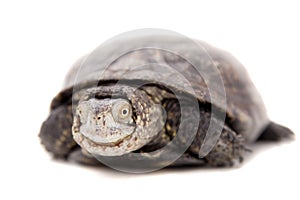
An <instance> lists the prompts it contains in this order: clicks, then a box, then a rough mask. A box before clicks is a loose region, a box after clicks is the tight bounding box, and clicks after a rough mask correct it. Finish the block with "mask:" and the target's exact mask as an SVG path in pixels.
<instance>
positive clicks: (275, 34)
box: [0, 0, 300, 200]
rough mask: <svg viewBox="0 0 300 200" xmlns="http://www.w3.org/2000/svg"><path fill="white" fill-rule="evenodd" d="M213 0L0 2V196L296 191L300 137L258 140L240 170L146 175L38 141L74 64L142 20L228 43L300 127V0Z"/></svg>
mask: <svg viewBox="0 0 300 200" xmlns="http://www.w3.org/2000/svg"><path fill="white" fill-rule="evenodd" d="M207 2H210V3H207ZM207 2H204V1H203V2H202V1H188V0H185V1H182V2H180V3H178V2H176V1H174V0H173V1H162V0H161V1H155V0H151V1H129V0H126V1H103V2H101V1H94V2H92V1H80V2H77V1H48V2H45V1H43V2H42V1H13V0H12V1H1V2H0V71H1V72H0V74H1V78H0V81H1V82H0V83H1V84H0V85H1V98H0V106H1V107H0V110H1V114H0V117H1V124H0V131H1V133H0V134H1V138H0V150H1V151H0V152H1V153H0V155H1V158H0V163H1V165H0V175H1V177H0V184H1V187H0V190H1V192H0V199H21V198H22V199H82V200H84V199H157V198H159V199H163V198H164V199H263V198H264V199H283V198H284V199H299V198H300V193H299V190H300V186H299V180H300V173H299V169H300V162H299V153H300V146H299V145H300V143H299V140H298V141H297V140H296V141H295V142H292V143H284V144H280V145H274V144H268V145H266V146H265V147H262V146H259V147H257V148H256V150H254V152H253V153H252V156H251V158H249V159H248V160H247V162H245V164H244V165H242V166H241V167H240V168H237V169H230V170H228V169H227V170H220V169H214V170H209V169H205V170H204V169H189V170H185V171H182V170H162V171H159V172H155V173H151V174H143V175H130V174H123V173H119V172H115V171H112V170H108V169H105V168H101V169H98V168H97V169H95V168H87V167H82V166H78V165H74V164H66V163H63V162H57V161H53V160H51V158H50V156H49V155H48V154H47V153H46V152H45V151H44V149H43V148H42V147H41V146H40V144H39V139H38V137H37V134H38V132H39V128H40V124H41V123H42V121H43V120H44V119H45V118H46V117H47V114H48V108H49V103H50V100H51V99H52V97H53V96H54V95H55V94H56V93H57V92H58V91H59V90H60V88H61V86H62V83H63V78H64V76H65V73H66V72H67V71H68V69H69V67H70V66H71V65H72V63H73V62H74V61H75V60H76V59H77V58H78V57H80V56H82V55H84V54H86V53H88V52H89V51H92V50H93V49H94V48H95V47H97V46H98V45H100V44H101V43H102V42H103V41H105V40H106V39H109V38H110V37H112V36H115V35H117V34H119V33H122V32H125V31H130V30H133V29H137V28H163V29H169V30H173V31H176V32H179V33H181V34H184V35H186V36H189V37H193V38H197V39H201V40H205V41H207V42H209V43H211V44H213V45H215V46H218V47H220V48H223V49H226V50H228V51H230V52H231V53H233V54H234V55H235V56H236V57H237V58H238V59H239V60H240V61H241V62H242V63H243V64H244V65H245V66H246V67H247V69H248V71H249V73H250V75H251V77H252V79H253V81H254V82H255V84H256V86H257V88H258V90H259V91H260V92H261V94H262V97H263V99H264V101H265V104H266V107H267V109H268V113H269V116H270V118H271V119H273V120H275V121H277V122H280V123H282V124H284V125H286V126H288V127H290V128H291V129H292V130H294V132H295V133H296V134H298V135H299V133H300V125H299V111H300V108H299V102H300V97H299V89H298V88H299V85H300V84H299V83H300V78H299V67H300V54H299V52H300V50H299V46H300V29H299V24H300V23H299V21H300V11H299V10H300V6H299V5H298V4H297V1H293V2H292V1H287V0H285V1H248V2H245V1H207Z"/></svg>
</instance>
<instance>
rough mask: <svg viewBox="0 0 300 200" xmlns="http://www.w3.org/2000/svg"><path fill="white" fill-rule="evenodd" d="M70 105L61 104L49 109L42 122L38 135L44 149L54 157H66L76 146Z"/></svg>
mask: <svg viewBox="0 0 300 200" xmlns="http://www.w3.org/2000/svg"><path fill="white" fill-rule="evenodd" d="M72 123H73V117H72V106H71V105H69V106H67V105H62V106H60V107H57V108H55V109H54V110H52V111H51V113H50V115H49V117H48V119H47V120H46V121H45V122H44V123H43V124H42V127H41V130H40V133H39V137H40V139H41V143H42V144H43V145H44V147H45V148H46V150H47V151H48V152H50V153H52V154H53V155H54V157H55V158H64V159H66V158H67V157H68V155H69V154H70V152H71V151H73V149H74V148H76V147H77V144H76V143H75V141H74V140H73V136H72V129H71V127H72Z"/></svg>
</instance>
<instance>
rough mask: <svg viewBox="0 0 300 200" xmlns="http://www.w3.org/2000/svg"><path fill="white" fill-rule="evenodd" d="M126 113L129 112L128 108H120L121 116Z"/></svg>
mask: <svg viewBox="0 0 300 200" xmlns="http://www.w3.org/2000/svg"><path fill="white" fill-rule="evenodd" d="M128 114H129V110H128V108H123V109H122V110H121V115H122V116H123V117H126V116H127V115H128Z"/></svg>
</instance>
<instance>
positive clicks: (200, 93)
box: [39, 34, 294, 167]
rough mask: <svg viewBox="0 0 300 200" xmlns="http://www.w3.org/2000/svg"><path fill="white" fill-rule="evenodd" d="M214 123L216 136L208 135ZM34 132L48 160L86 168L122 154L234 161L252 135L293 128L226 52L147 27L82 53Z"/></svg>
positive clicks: (271, 135)
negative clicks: (271, 110)
mask: <svg viewBox="0 0 300 200" xmlns="http://www.w3.org/2000/svg"><path fill="white" fill-rule="evenodd" d="M195 44H196V45H195ZM129 46H130V48H129ZM158 47H159V48H158ZM199 47H200V48H199ZM170 49H171V50H172V51H171V50H170ZM95 52H96V53H95ZM174 52H176V53H174ZM194 55H196V56H194ZM189 57H193V58H195V61H194V62H193V63H191V62H189V60H188V58H189ZM195 64H196V65H198V66H200V70H204V72H201V73H205V75H204V76H203V75H202V74H199V73H198V71H197V69H195V67H193V65H195ZM164 66H168V67H167V69H168V70H166V69H165V67H164ZM212 68H215V69H216V70H211V69H212ZM216 71H217V72H218V73H216ZM182 77H183V78H185V79H187V80H188V81H187V83H186V82H185V81H182ZM218 77H220V80H221V86H222V87H221V86H220V85H219V84H216V82H218V81H216V80H217V79H218ZM174 80H175V81H174ZM218 80H219V79H218ZM187 85H188V86H189V87H188V86H187ZM209 87H212V88H213V89H211V88H209ZM220 88H221V89H220ZM222 89H223V91H224V95H223V94H222ZM212 97H214V100H212ZM224 99H225V100H224ZM195 102H196V104H195ZM212 123H213V124H214V125H215V126H216V127H218V128H219V134H218V133H214V132H212V133H211V135H210V136H208V134H207V132H208V130H209V128H210V125H211V124H212ZM179 129H180V130H181V132H180V134H179ZM192 132H193V134H192ZM216 132H217V131H216ZM191 135H192V136H193V137H190V136H191ZM39 137H40V140H41V143H42V144H43V146H44V147H45V149H46V150H47V151H48V152H50V153H51V154H52V155H53V156H54V158H58V159H64V160H68V161H73V162H78V163H81V164H86V165H101V161H105V162H106V163H109V162H110V163H114V159H115V158H118V159H119V161H120V160H127V161H129V162H126V163H127V164H128V163H131V165H128V166H129V167H134V166H133V164H132V163H135V164H136V163H139V162H143V160H144V161H145V160H147V161H149V160H150V161H151V160H155V162H151V165H156V166H159V167H165V166H174V167H177V166H206V167H232V166H236V165H239V164H240V163H242V162H243V160H244V158H245V156H246V155H247V154H248V153H249V151H251V148H250V146H251V145H252V144H254V143H255V142H258V141H263V140H265V141H266V140H267V141H281V140H284V139H291V138H294V133H293V132H292V131H291V130H290V129H289V128H287V127H284V126H282V125H280V124H277V123H275V122H273V121H271V120H270V119H269V118H268V116H267V112H266V109H265V106H264V103H263V100H262V98H261V96H260V94H259V92H258V90H257V89H256V87H255V86H254V84H253V82H252V80H251V78H250V77H249V75H248V72H247V70H246V69H245V67H244V66H243V65H242V64H241V63H240V62H239V61H238V60H237V59H236V58H235V57H234V56H233V55H232V54H230V53H229V52H227V51H224V50H221V49H219V48H217V47H214V46H212V45H210V44H208V43H206V42H203V41H199V40H194V39H190V40H187V39H183V38H181V37H174V36H170V35H164V34H157V35H153V34H152V35H151V34H148V35H142V36H136V35H135V36H133V37H127V38H126V39H119V40H117V39H116V40H113V41H110V42H108V43H105V44H104V45H102V46H101V48H98V49H97V50H96V51H93V52H92V53H90V54H88V55H86V56H84V57H82V58H81V59H79V61H77V62H76V63H75V64H74V65H73V66H72V68H71V70H70V72H69V73H68V74H67V76H66V79H65V84H64V87H63V89H62V90H61V91H60V92H59V93H58V94H57V95H56V96H55V97H54V99H53V100H52V102H51V106H50V114H49V116H48V118H47V119H46V120H45V121H44V122H43V124H42V126H41V129H40V133H39ZM211 138H212V139H211ZM170 143H172V147H170V149H172V151H166V152H167V153H165V156H164V157H163V156H162V151H160V150H161V149H163V148H165V147H167V146H170V145H169V144H170ZM177 149H180V150H178V151H177ZM173 154H174V155H176V156H173V157H172V155H173ZM135 155H138V156H135ZM166 155H167V156H166ZM162 157H163V158H162ZM154 158H155V159H154ZM159 158H162V159H159ZM105 162H104V164H105ZM148 165H150V164H149V163H147V162H145V163H144V165H141V166H144V167H145V166H147V167H148ZM128 166H127V167H128ZM135 166H136V165H135Z"/></svg>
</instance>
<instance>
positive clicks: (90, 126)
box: [72, 85, 164, 156]
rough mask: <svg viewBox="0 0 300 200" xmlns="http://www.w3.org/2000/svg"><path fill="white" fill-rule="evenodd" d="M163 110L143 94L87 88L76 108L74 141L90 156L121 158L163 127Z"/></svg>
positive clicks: (122, 88)
mask: <svg viewBox="0 0 300 200" xmlns="http://www.w3.org/2000/svg"><path fill="white" fill-rule="evenodd" d="M162 109H163V108H162V107H161V105H160V104H155V103H154V102H153V100H152V98H151V97H150V96H149V95H148V94H147V93H146V92H144V91H143V90H141V89H136V88H134V87H131V86H125V85H115V86H99V87H95V88H90V89H87V90H86V91H85V94H84V95H83V96H82V97H81V100H80V101H79V103H78V105H77V107H76V111H75V115H74V122H73V127H72V133H73V138H74V140H75V141H76V142H77V143H78V144H79V145H80V146H81V147H82V148H83V149H84V150H86V151H87V152H89V153H90V154H93V155H99V156H121V155H124V154H127V153H129V152H132V151H135V150H137V149H140V148H141V147H143V146H144V145H146V144H147V143H149V142H150V141H151V140H152V139H153V138H155V136H157V135H158V133H159V132H160V131H161V129H162V128H163V126H164V119H163V110H162Z"/></svg>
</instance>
